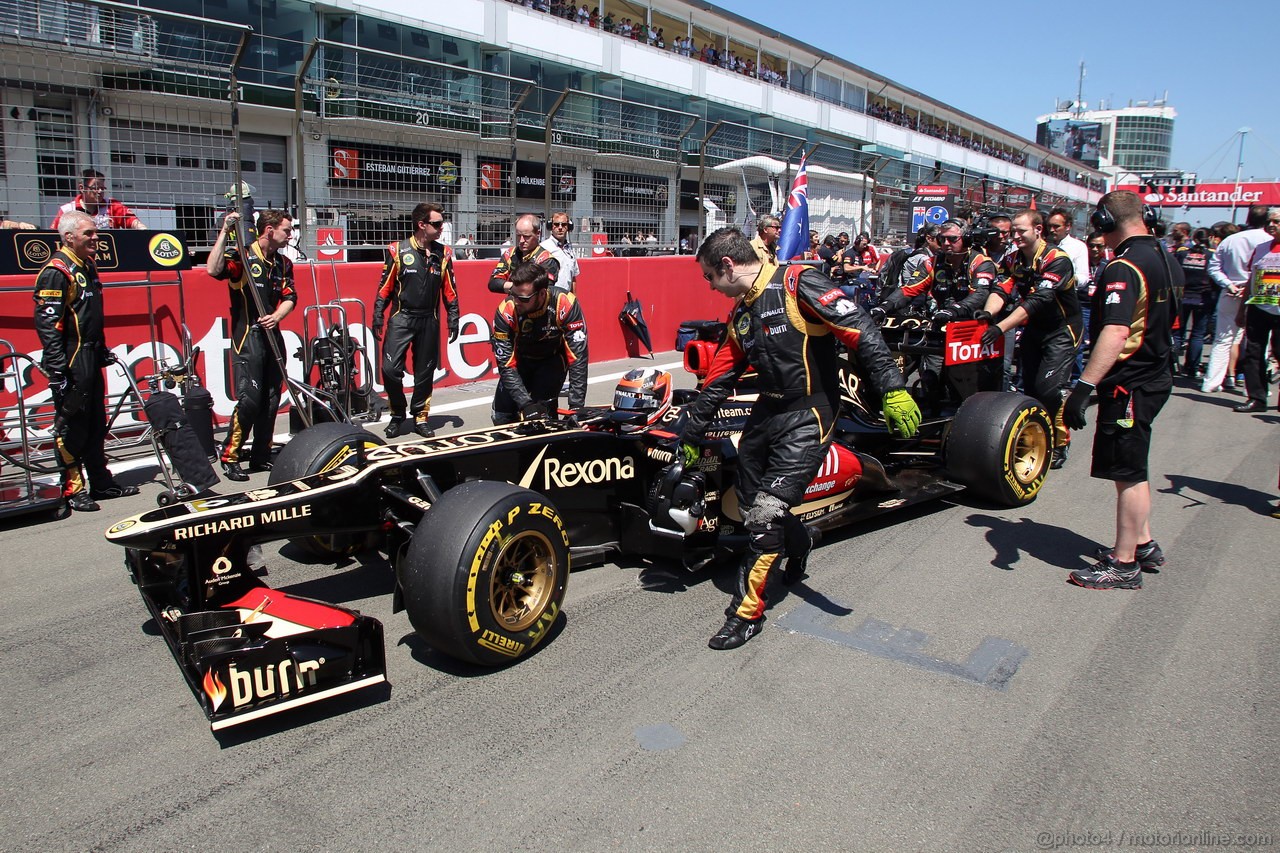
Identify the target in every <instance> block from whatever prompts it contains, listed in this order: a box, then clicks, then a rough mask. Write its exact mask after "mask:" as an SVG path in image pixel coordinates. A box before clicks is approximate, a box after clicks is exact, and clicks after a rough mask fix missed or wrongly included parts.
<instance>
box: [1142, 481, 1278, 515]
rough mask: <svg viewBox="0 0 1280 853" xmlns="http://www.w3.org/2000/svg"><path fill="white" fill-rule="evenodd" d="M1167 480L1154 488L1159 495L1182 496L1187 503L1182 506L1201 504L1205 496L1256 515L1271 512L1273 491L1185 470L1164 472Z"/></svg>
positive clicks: (1203, 502) (1202, 504)
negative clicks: (1260, 489) (1261, 489)
mask: <svg viewBox="0 0 1280 853" xmlns="http://www.w3.org/2000/svg"><path fill="white" fill-rule="evenodd" d="M1164 476H1165V479H1167V480H1168V481H1169V486H1168V488H1165V489H1157V490H1156V491H1157V492H1159V493H1160V494H1162V495H1175V496H1177V497H1180V498H1184V499H1185V500H1186V501H1187V505H1186V506H1185V507H1183V509H1191V508H1192V507H1198V506H1204V505H1205V504H1206V503H1207V501H1206V500H1205V499H1206V498H1208V499H1212V500H1216V501H1219V502H1220V503H1224V504H1231V505H1232V506H1239V507H1244V508H1245V509H1247V510H1250V511H1251V512H1256V513H1257V514H1258V515H1270V514H1271V512H1272V508H1271V501H1272V500H1274V496H1273V495H1269V494H1267V493H1266V492H1260V491H1258V490H1257V489H1251V488H1249V487H1248V486H1242V485H1240V484H1239V483H1225V482H1221V481H1219V480H1205V479H1202V478H1200V477H1188V476H1187V475H1185V474H1165V475H1164Z"/></svg>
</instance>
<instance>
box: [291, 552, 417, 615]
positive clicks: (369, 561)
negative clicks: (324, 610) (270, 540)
mask: <svg viewBox="0 0 1280 853" xmlns="http://www.w3.org/2000/svg"><path fill="white" fill-rule="evenodd" d="M280 555H281V556H282V557H287V558H288V559H291V560H295V561H297V562H299V563H307V561H308V557H307V556H304V555H303V552H302V551H301V549H299V548H297V547H296V546H294V545H292V544H288V545H286V546H285V547H283V548H281V549H280ZM325 562H326V561H322V560H318V559H312V560H310V564H314V565H324V564H325ZM332 565H333V573H332V574H328V575H325V576H324V577H319V578H313V579H311V580H307V581H299V582H297V583H291V584H287V585H286V584H281V585H280V586H279V587H278V589H279V590H280V591H281V592H287V593H289V594H290V595H300V596H303V597H304V598H314V599H317V600H319V601H329V602H333V603H334V604H341V603H342V602H344V601H359V600H361V599H365V598H376V597H378V596H382V595H390V594H391V593H392V592H394V591H395V586H396V578H395V572H393V571H392V570H391V563H390V562H389V561H388V560H387V558H386V557H383V556H382V555H381V554H379V553H378V552H376V551H361V552H360V553H358V554H356V555H355V556H353V557H348V558H345V559H343V560H340V561H338V562H337V563H334V564H332ZM267 574H268V576H269V575H270V572H269V570H268V572H267Z"/></svg>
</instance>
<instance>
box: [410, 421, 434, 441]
mask: <svg viewBox="0 0 1280 853" xmlns="http://www.w3.org/2000/svg"><path fill="white" fill-rule="evenodd" d="M413 431H414V432H416V433H417V434H418V435H420V436H422V437H423V438H435V437H436V431H435V430H433V429H432V428H431V427H429V426H427V422H426V421H425V420H422V421H415V422H414V424H413Z"/></svg>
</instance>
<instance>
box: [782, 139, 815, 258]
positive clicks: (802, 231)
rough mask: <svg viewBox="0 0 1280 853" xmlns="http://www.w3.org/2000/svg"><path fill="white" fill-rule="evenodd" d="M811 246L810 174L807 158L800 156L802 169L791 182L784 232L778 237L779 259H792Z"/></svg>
mask: <svg viewBox="0 0 1280 853" xmlns="http://www.w3.org/2000/svg"><path fill="white" fill-rule="evenodd" d="M808 248H809V174H808V172H807V171H806V170H805V158H803V157H801V158H800V171H798V172H796V179H795V180H794V181H792V182H791V194H790V195H788V196H787V211H786V213H784V214H783V216H782V234H781V235H780V236H779V237H778V260H780V261H790V260H793V259H794V258H798V257H800V256H801V255H803V254H804V252H805V250H806V249H808Z"/></svg>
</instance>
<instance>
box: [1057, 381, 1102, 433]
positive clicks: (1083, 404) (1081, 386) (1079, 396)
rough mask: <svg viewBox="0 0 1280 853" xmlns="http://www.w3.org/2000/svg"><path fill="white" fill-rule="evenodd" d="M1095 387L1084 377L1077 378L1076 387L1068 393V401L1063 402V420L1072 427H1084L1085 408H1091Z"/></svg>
mask: <svg viewBox="0 0 1280 853" xmlns="http://www.w3.org/2000/svg"><path fill="white" fill-rule="evenodd" d="M1094 390H1095V388H1094V386H1093V385H1090V384H1089V383H1088V382H1085V381H1084V380H1083V379H1078V380H1076V384H1075V387H1074V388H1072V389H1071V393H1070V394H1068V395H1067V402H1065V403H1063V404H1062V422H1063V423H1064V424H1066V425H1067V426H1068V427H1069V428H1071V429H1084V427H1085V423H1086V421H1085V418H1084V412H1085V409H1087V408H1089V398H1090V397H1092V396H1093V392H1094Z"/></svg>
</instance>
